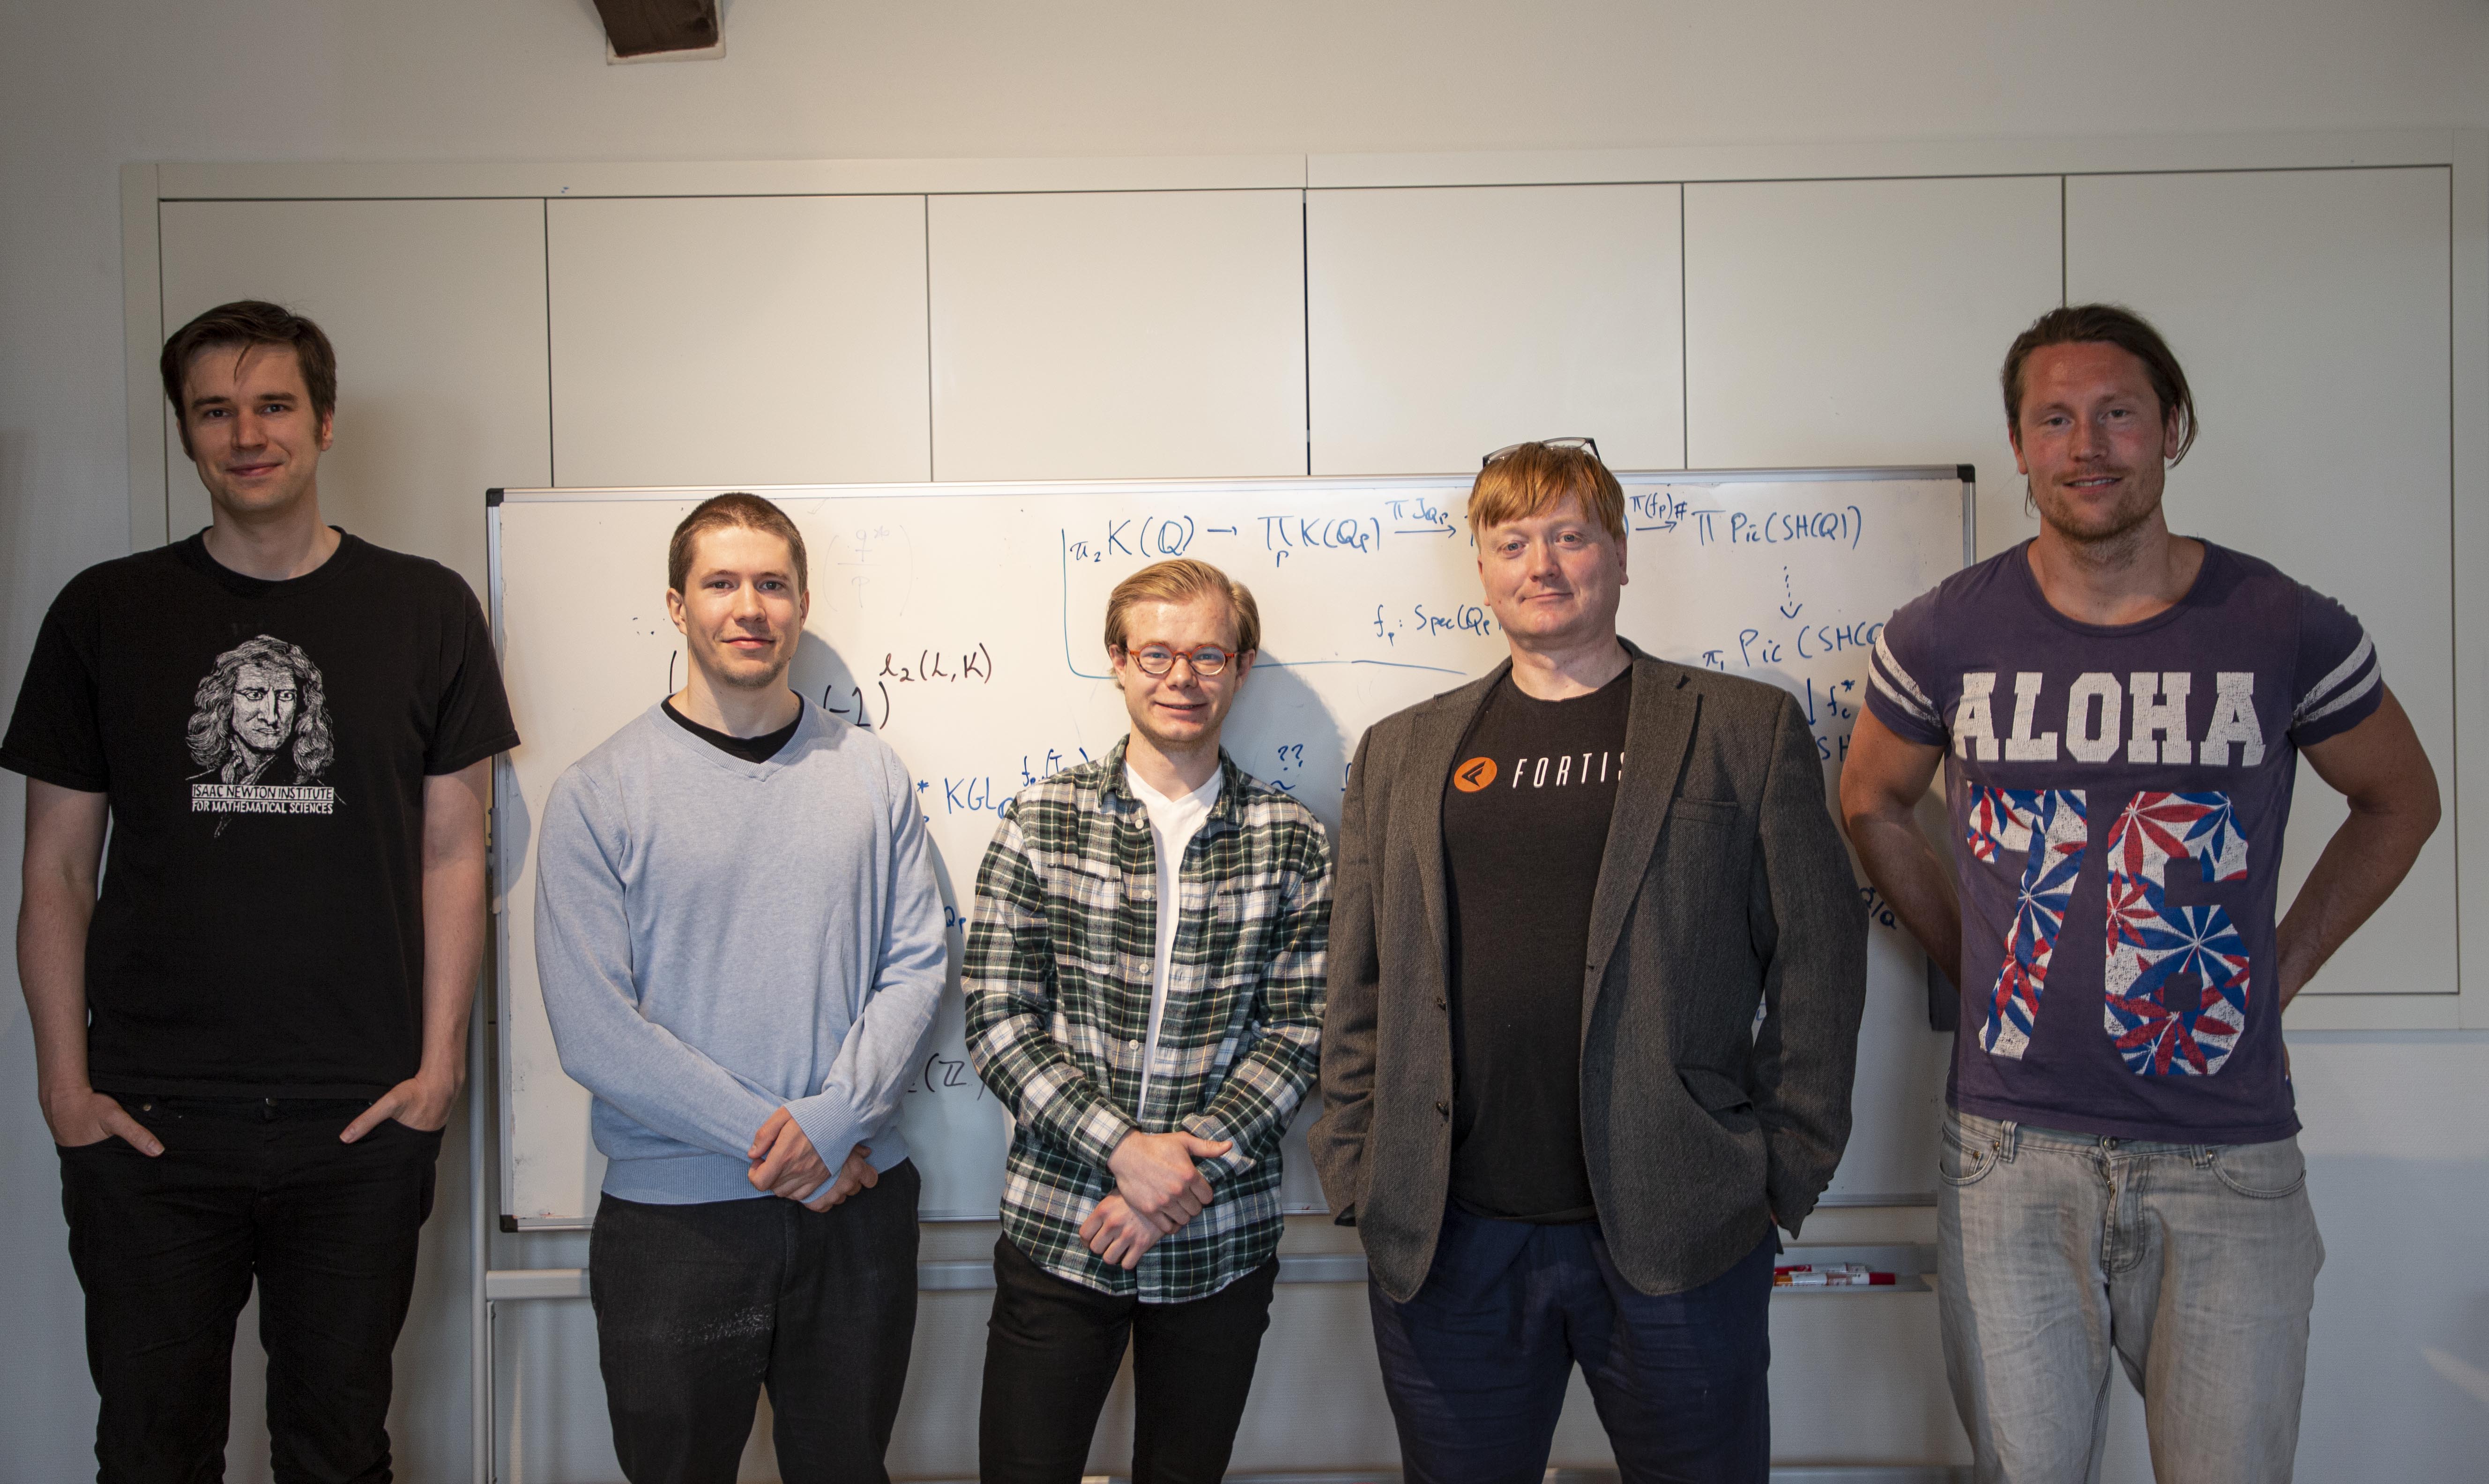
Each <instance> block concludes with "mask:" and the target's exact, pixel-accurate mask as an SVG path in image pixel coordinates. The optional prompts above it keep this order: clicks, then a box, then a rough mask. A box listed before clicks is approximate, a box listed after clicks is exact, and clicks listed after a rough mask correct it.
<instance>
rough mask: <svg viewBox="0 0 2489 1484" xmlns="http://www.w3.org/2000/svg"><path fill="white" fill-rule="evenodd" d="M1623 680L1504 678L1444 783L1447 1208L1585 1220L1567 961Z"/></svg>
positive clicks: (1581, 951) (1586, 1190) (1614, 763)
mask: <svg viewBox="0 0 2489 1484" xmlns="http://www.w3.org/2000/svg"><path fill="white" fill-rule="evenodd" d="M1632 701H1633V671H1630V670H1628V671H1625V672H1624V673H1623V674H1620V675H1618V676H1616V678H1615V679H1614V680H1611V681H1609V682H1608V683H1607V684H1606V685H1604V686H1602V687H1600V688H1599V689H1598V690H1596V691H1593V692H1592V693H1590V694H1589V695H1588V696H1576V697H1573V698H1571V699H1566V700H1535V699H1531V698H1530V697H1529V696H1526V695H1524V694H1523V693H1522V692H1521V690H1520V688H1519V687H1517V686H1515V685H1514V684H1513V683H1512V677H1511V676H1510V675H1506V676H1505V677H1504V678H1503V681H1502V683H1501V684H1499V685H1498V686H1496V688H1495V690H1494V692H1493V693H1492V694H1491V695H1489V696H1488V697H1487V701H1486V704H1485V705H1484V706H1483V707H1481V708H1480V709H1479V712H1478V716H1477V720H1476V722H1474V723H1473V725H1472V726H1471V728H1470V733H1469V736H1468V737H1466V738H1465V739H1463V741H1462V743H1461V749H1460V753H1459V758H1460V760H1459V761H1457V762H1455V763H1454V764H1453V765H1452V774H1451V777H1449V778H1447V779H1445V781H1444V862H1445V882H1446V888H1447V891H1448V894H1449V898H1450V902H1449V905H1450V909H1451V929H1452V1003H1451V1012H1452V1078H1453V1087H1454V1091H1453V1095H1452V1096H1453V1104H1452V1192H1451V1193H1452V1199H1453V1200H1454V1201H1456V1202H1458V1203H1459V1204H1460V1206H1461V1207H1462V1209H1464V1210H1466V1211H1469V1212H1472V1213H1475V1214H1477V1215H1482V1216H1494V1217H1500V1218H1502V1219H1505V1220H1519V1221H1544V1222H1555V1221H1586V1220H1588V1219H1589V1218H1590V1217H1591V1216H1592V1215H1594V1214H1595V1211H1594V1210H1593V1208H1592V1205H1591V1200H1590V1175H1589V1170H1588V1166H1587V1165H1585V1164H1584V1162H1583V1158H1582V961H1583V957H1584V955H1585V952H1586V948H1587V945H1588V942H1589V938H1590V901H1591V899H1592V897H1594V896H1595V895H1596V894H1597V892H1598V888H1599V860H1600V858H1601V856H1603V855H1604V854H1605V853H1606V851H1607V847H1608V820H1609V817H1610V816H1611V815H1612V814H1613V813H1615V812H1616V785H1617V782H1618V780H1620V779H1621V778H1622V777H1623V776H1624V744H1625V722H1626V713H1627V711H1628V709H1629V708H1630V707H1631V704H1632Z"/></svg>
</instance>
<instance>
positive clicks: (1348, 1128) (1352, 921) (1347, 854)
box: [1305, 728, 1388, 1226]
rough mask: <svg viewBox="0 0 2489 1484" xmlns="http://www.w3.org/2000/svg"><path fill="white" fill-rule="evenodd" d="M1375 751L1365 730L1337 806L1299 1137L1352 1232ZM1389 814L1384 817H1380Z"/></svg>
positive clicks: (1363, 1125)
mask: <svg viewBox="0 0 2489 1484" xmlns="http://www.w3.org/2000/svg"><path fill="white" fill-rule="evenodd" d="M1373 751H1374V732H1373V730H1372V728H1368V729H1367V731H1366V733H1365V735H1364V736H1363V737H1362V738H1361V739H1359V742H1358V744H1357V757H1356V759H1355V760H1354V761H1353V762H1351V763H1350V764H1349V769H1348V794H1347V797H1346V798H1344V799H1343V800H1342V801H1341V803H1340V821H1339V852H1338V856H1337V859H1336V861H1335V863H1334V865H1333V867H1332V886H1331V914H1330V958H1329V960H1328V964H1327V985H1328V987H1327V993H1326V999H1327V1002H1328V1003H1327V1005H1326V1007H1325V1010H1324V1013H1323V1030H1322V1105H1323V1112H1322V1117H1321V1118H1319V1119H1316V1120H1315V1121H1314V1124H1313V1127H1311V1128H1309V1129H1307V1130H1306V1131H1305V1144H1306V1147H1307V1149H1308V1151H1309V1152H1310V1153H1311V1154H1312V1155H1313V1158H1314V1170H1315V1172H1316V1173H1317V1174H1318V1175H1320V1176H1321V1177H1322V1187H1323V1198H1324V1199H1325V1200H1327V1201H1329V1202H1330V1209H1331V1210H1332V1211H1333V1212H1334V1213H1336V1214H1335V1215H1334V1216H1333V1217H1332V1219H1333V1220H1335V1221H1336V1222H1338V1223H1339V1224H1340V1225H1342V1226H1355V1225H1356V1224H1357V1201H1358V1197H1359V1195H1360V1194H1362V1193H1363V1191H1364V1189H1365V1136H1366V1133H1367V1131H1368V1130H1369V1129H1371V1128H1372V1127H1373V1125H1374V1050H1375V1002H1376V997H1377V995H1378V993H1379V992H1380V989H1381V985H1382V978H1383V966H1382V960H1381V957H1380V956H1379V955H1378V954H1377V952H1376V947H1375V937H1374V860H1375V856H1376V854H1377V851H1376V848H1375V844H1376V842H1375V840H1374V837H1373V829H1372V827H1373V823H1374V821H1373V819H1372V818H1371V816H1370V814H1369V810H1370V807H1371V799H1372V792H1373V790H1372V788H1371V787H1370V786H1369V780H1370V779H1371V777H1372V775H1371V773H1370V772H1369V770H1368V769H1367V766H1366V759H1367V757H1368V756H1370V755H1371V754H1372V752H1373ZM1386 813H1388V811H1387V812H1386Z"/></svg>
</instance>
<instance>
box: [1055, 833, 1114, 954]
mask: <svg viewBox="0 0 2489 1484" xmlns="http://www.w3.org/2000/svg"><path fill="white" fill-rule="evenodd" d="M1049 876H1050V879H1048V880H1047V882H1046V891H1047V895H1048V896H1049V897H1051V898H1052V899H1053V906H1054V923H1053V927H1054V952H1055V955H1056V956H1057V957H1058V958H1061V957H1072V958H1075V959H1077V960H1078V961H1079V963H1080V965H1081V967H1083V968H1085V969H1087V970H1088V971H1089V972H1090V973H1092V974H1097V975H1112V974H1115V973H1116V972H1117V968H1118V965H1119V964H1120V962H1121V959H1122V950H1123V945H1122V925H1123V919H1124V916H1125V913H1124V910H1123V908H1124V878H1123V876H1122V874H1121V873H1120V872H1118V871H1117V870H1115V869H1114V868H1113V867H1112V866H1109V865H1108V864H1107V863H1105V862H1103V861H1094V860H1091V859H1089V858H1088V857H1087V856H1080V855H1074V856H1067V857H1064V858H1062V859H1061V860H1060V861H1059V862H1058V863H1057V864H1056V866H1055V869H1054V870H1052V871H1051V872H1050V873H1049Z"/></svg>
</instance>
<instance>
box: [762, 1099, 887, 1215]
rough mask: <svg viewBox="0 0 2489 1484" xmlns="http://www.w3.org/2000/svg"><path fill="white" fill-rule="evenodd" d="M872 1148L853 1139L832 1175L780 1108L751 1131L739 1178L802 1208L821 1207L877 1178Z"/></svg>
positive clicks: (790, 1116) (868, 1186)
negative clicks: (746, 1165)
mask: <svg viewBox="0 0 2489 1484" xmlns="http://www.w3.org/2000/svg"><path fill="white" fill-rule="evenodd" d="M872 1155H873V1149H872V1146H870V1145H865V1144H859V1145H857V1146H856V1147H855V1148H853V1149H851V1150H848V1151H847V1156H846V1158H845V1159H844V1161H843V1162H841V1164H840V1165H839V1173H838V1175H837V1177H836V1178H832V1176H831V1174H830V1167H829V1166H828V1165H827V1164H825V1163H823V1162H822V1160H821V1156H820V1154H819V1152H818V1151H816V1150H815V1149H814V1148H813V1141H812V1140H811V1139H809V1138H806V1137H805V1136H804V1130H803V1129H802V1128H800V1127H796V1124H795V1116H794V1115H793V1114H791V1113H789V1112H787V1110H786V1109H785V1108H783V1107H782V1108H779V1109H777V1110H776V1111H775V1112H772V1113H771V1114H770V1115H769V1117H768V1118H767V1119H766V1120H765V1121H763V1122H762V1124H761V1125H760V1131H759V1132H758V1133H756V1134H754V1135H753V1136H752V1147H751V1148H750V1149H749V1150H746V1151H745V1152H744V1157H745V1158H747V1159H750V1160H751V1161H752V1168H751V1169H750V1170H748V1171H746V1172H745V1174H744V1178H745V1179H747V1180H749V1181H751V1182H752V1188H754V1189H755V1190H766V1191H768V1192H769V1193H770V1194H771V1195H781V1196H785V1197H786V1198H787V1199H788V1200H790V1201H796V1202H799V1203H801V1204H802V1206H803V1207H804V1209H805V1210H807V1211H827V1210H829V1209H830V1208H831V1207H833V1206H836V1205H838V1204H839V1203H841V1202H842V1201H844V1200H845V1199H846V1198H847V1197H848V1196H851V1195H853V1194H855V1193H856V1192H857V1191H859V1190H868V1189H871V1188H872V1187H873V1186H874V1185H876V1184H880V1183H881V1172H880V1171H878V1170H876V1169H874V1168H873V1164H872V1162H871V1156H872Z"/></svg>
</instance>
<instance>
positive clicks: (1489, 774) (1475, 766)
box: [1452, 757, 1495, 793]
mask: <svg viewBox="0 0 2489 1484" xmlns="http://www.w3.org/2000/svg"><path fill="white" fill-rule="evenodd" d="M1494 782H1495V759H1494V758H1492V757H1473V758H1471V759H1470V760H1469V761H1467V762H1465V763H1462V764H1461V765H1460V766H1459V767H1457V768H1454V769H1452V786H1453V787H1455V788H1458V789H1459V790H1460V791H1461V792H1463V793H1475V792H1477V791H1478V790H1479V789H1481V788H1483V787H1485V786H1486V785H1489V784H1491V783H1494Z"/></svg>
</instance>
